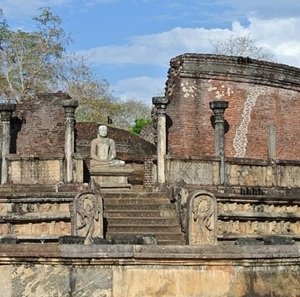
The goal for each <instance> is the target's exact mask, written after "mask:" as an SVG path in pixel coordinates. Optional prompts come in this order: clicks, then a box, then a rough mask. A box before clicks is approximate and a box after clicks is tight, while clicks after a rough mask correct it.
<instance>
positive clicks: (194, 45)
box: [80, 27, 231, 66]
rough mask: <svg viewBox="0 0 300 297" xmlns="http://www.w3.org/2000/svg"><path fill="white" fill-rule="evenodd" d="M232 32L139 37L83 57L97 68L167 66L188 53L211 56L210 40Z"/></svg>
mask: <svg viewBox="0 0 300 297" xmlns="http://www.w3.org/2000/svg"><path fill="white" fill-rule="evenodd" d="M230 34H231V33H230V30H227V29H224V30H223V29H211V30H207V29H204V28H180V27H177V28H174V29H172V30H170V31H167V32H162V33H159V34H149V35H142V36H136V37H134V38H132V39H131V40H130V42H129V43H128V44H125V45H111V46H100V47H97V48H92V49H89V50H86V51H81V52H80V53H81V54H83V55H86V56H88V57H89V58H90V60H91V61H92V62H93V63H96V64H144V65H159V66H166V65H168V63H169V61H170V59H171V58H172V57H174V56H176V55H179V54H182V53H185V52H208V51H210V50H211V44H210V42H209V39H211V38H214V37H216V38H218V37H220V36H224V35H225V36H229V35H230Z"/></svg>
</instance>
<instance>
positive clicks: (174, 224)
mask: <svg viewBox="0 0 300 297" xmlns="http://www.w3.org/2000/svg"><path fill="white" fill-rule="evenodd" d="M103 199H104V220H105V222H106V238H107V239H110V238H112V237H114V236H122V235H123V236H133V235H153V236H154V237H155V238H156V239H157V241H158V243H159V244H184V238H183V234H182V232H181V228H180V223H179V219H178V216H177V211H176V206H175V204H172V203H171V202H170V201H169V199H168V197H167V196H166V194H165V193H163V192H141V191H138V192H134V191H128V192H122V193H103Z"/></svg>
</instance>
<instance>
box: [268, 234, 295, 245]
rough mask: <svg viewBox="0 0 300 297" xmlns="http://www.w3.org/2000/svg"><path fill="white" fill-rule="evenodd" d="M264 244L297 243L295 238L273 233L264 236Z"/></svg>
mask: <svg viewBox="0 0 300 297" xmlns="http://www.w3.org/2000/svg"><path fill="white" fill-rule="evenodd" d="M264 244H265V245H273V244H284V245H290V244H295V240H294V239H292V238H290V237H287V236H276V235H272V236H266V237H264Z"/></svg>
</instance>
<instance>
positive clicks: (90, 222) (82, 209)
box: [72, 192, 103, 244]
mask: <svg viewBox="0 0 300 297" xmlns="http://www.w3.org/2000/svg"><path fill="white" fill-rule="evenodd" d="M72 235H74V236H80V237H84V238H85V241H84V243H85V244H91V243H93V237H101V238H103V204H102V198H101V196H100V195H99V194H94V193H93V192H84V193H79V194H78V195H77V196H76V197H75V199H74V213H73V218H72Z"/></svg>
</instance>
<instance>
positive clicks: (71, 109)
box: [62, 99, 78, 118]
mask: <svg viewBox="0 0 300 297" xmlns="http://www.w3.org/2000/svg"><path fill="white" fill-rule="evenodd" d="M62 106H63V108H64V110H65V115H66V117H69V118H74V114H75V110H76V108H77V107H78V100H76V99H65V100H62Z"/></svg>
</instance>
